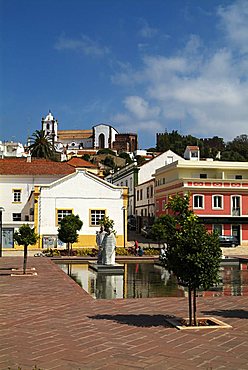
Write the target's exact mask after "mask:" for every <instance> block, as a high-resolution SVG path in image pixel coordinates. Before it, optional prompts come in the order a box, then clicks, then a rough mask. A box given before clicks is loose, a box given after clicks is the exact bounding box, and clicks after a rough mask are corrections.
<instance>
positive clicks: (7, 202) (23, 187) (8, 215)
mask: <svg viewBox="0 0 248 370" xmlns="http://www.w3.org/2000/svg"><path fill="white" fill-rule="evenodd" d="M59 177H61V176H18V175H16V176H15V175H13V176H10V175H8V176H1V177H0V194H2V195H3V194H4V196H2V197H1V207H3V209H4V211H3V212H2V221H3V248H13V247H14V244H13V234H14V232H15V231H16V230H18V228H19V227H20V226H21V225H23V224H24V223H25V224H29V225H30V227H34V204H33V199H32V197H31V195H32V193H33V191H34V187H35V184H37V183H38V184H49V183H51V182H54V180H56V179H58V178H59Z"/></svg>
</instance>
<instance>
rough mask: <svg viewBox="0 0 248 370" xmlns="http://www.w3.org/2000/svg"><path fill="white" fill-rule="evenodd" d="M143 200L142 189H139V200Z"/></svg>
mask: <svg viewBox="0 0 248 370" xmlns="http://www.w3.org/2000/svg"><path fill="white" fill-rule="evenodd" d="M142 199H143V191H142V189H140V200H142Z"/></svg>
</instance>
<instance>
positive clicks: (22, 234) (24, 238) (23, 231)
mask: <svg viewBox="0 0 248 370" xmlns="http://www.w3.org/2000/svg"><path fill="white" fill-rule="evenodd" d="M37 240H38V235H37V234H36V233H35V231H34V228H33V229H32V228H31V227H30V226H29V225H27V224H24V225H22V226H21V227H20V228H19V230H18V231H16V232H15V233H14V241H15V242H16V243H17V244H18V245H23V246H25V247H28V246H29V245H34V244H36V242H37Z"/></svg>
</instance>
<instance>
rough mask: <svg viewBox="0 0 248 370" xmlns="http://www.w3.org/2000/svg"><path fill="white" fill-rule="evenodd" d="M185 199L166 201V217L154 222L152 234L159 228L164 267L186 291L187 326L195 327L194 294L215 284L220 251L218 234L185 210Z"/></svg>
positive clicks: (186, 202)
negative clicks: (187, 305)
mask: <svg viewBox="0 0 248 370" xmlns="http://www.w3.org/2000/svg"><path fill="white" fill-rule="evenodd" d="M189 199H190V196H189V195H185V196H180V195H175V196H174V197H171V198H169V201H168V203H167V205H166V209H167V210H168V214H166V215H164V216H162V217H159V218H158V220H157V221H155V225H156V224H157V225H156V226H154V228H153V229H152V232H153V233H156V228H157V229H159V230H160V231H159V233H160V234H159V237H163V238H165V240H166V242H167V251H166V256H165V266H166V267H167V269H168V270H169V271H170V272H173V273H174V274H175V275H176V277H177V279H178V283H179V284H180V285H182V286H185V287H187V288H188V298H189V302H188V303H189V325H192V322H193V324H194V325H197V317H196V291H197V289H203V290H207V289H209V288H210V287H212V286H213V285H214V284H216V283H217V282H218V280H219V264H220V258H221V248H220V245H219V239H218V234H217V233H215V232H214V233H211V234H210V233H209V232H208V231H207V230H206V228H205V226H204V225H202V224H201V223H200V221H199V218H198V216H197V215H195V214H194V212H193V211H192V210H190V209H189ZM158 225H159V227H158ZM161 229H162V230H163V232H162V231H161ZM155 236H156V235H155Z"/></svg>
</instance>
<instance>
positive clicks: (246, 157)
mask: <svg viewBox="0 0 248 370" xmlns="http://www.w3.org/2000/svg"><path fill="white" fill-rule="evenodd" d="M187 145H197V146H199V149H200V152H201V157H202V158H214V159H216V158H217V155H218V153H219V152H220V153H221V160H223V161H248V135H246V134H243V135H240V136H237V137H236V138H235V139H233V140H232V141H229V142H228V143H225V142H224V140H223V138H221V137H218V136H214V137H212V138H197V137H194V136H191V135H181V134H179V133H178V131H176V130H173V131H172V132H165V133H163V134H159V135H158V136H157V148H156V149H157V150H158V151H162V152H164V151H167V150H169V149H171V150H173V151H174V152H175V153H177V154H179V155H181V156H183V154H184V151H185V148H186V146H187Z"/></svg>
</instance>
